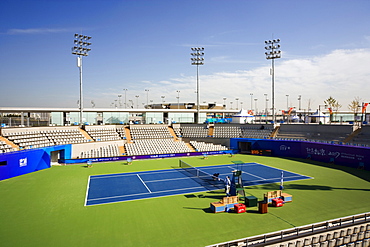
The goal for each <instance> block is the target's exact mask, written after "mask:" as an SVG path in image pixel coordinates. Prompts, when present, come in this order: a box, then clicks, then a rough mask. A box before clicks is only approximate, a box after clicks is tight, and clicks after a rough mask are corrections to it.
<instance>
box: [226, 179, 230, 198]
mask: <svg viewBox="0 0 370 247" xmlns="http://www.w3.org/2000/svg"><path fill="white" fill-rule="evenodd" d="M230 186H231V181H230V177H229V176H226V178H225V192H226V196H230Z"/></svg>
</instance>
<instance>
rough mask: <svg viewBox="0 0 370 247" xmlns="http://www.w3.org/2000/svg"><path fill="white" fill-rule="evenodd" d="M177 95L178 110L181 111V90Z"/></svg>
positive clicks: (177, 91)
mask: <svg viewBox="0 0 370 247" xmlns="http://www.w3.org/2000/svg"><path fill="white" fill-rule="evenodd" d="M176 93H177V97H176V98H177V109H180V90H176Z"/></svg>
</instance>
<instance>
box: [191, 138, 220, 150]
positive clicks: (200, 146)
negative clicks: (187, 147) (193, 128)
mask: <svg viewBox="0 0 370 247" xmlns="http://www.w3.org/2000/svg"><path fill="white" fill-rule="evenodd" d="M190 144H191V145H192V146H193V147H194V149H195V150H196V151H198V152H205V151H220V150H227V147H225V146H222V145H215V144H213V143H205V142H197V141H190Z"/></svg>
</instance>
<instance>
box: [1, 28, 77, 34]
mask: <svg viewBox="0 0 370 247" xmlns="http://www.w3.org/2000/svg"><path fill="white" fill-rule="evenodd" d="M69 31H70V30H69V29H65V28H26V29H18V28H14V29H9V30H8V31H7V34H10V35H17V34H43V33H61V32H69Z"/></svg>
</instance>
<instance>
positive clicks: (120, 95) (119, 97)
mask: <svg viewBox="0 0 370 247" xmlns="http://www.w3.org/2000/svg"><path fill="white" fill-rule="evenodd" d="M121 97H122V94H118V105H119V107H120V108H121V107H122V103H121Z"/></svg>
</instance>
